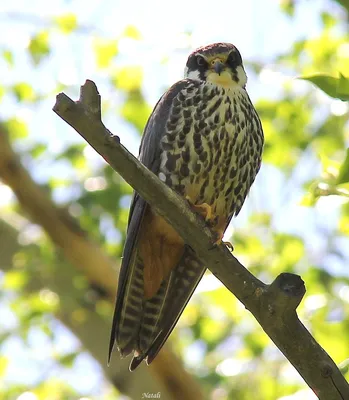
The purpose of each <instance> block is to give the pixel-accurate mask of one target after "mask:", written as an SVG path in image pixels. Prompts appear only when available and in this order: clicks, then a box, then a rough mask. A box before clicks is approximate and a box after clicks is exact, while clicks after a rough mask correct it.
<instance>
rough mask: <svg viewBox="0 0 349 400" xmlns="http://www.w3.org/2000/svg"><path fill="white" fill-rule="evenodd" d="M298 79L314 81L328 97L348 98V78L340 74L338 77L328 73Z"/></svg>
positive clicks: (345, 99) (344, 99)
mask: <svg viewBox="0 0 349 400" xmlns="http://www.w3.org/2000/svg"><path fill="white" fill-rule="evenodd" d="M300 79H303V80H306V81H310V82H312V83H314V85H316V86H317V87H318V88H320V89H321V90H322V91H324V92H325V93H326V94H328V95H329V96H330V97H333V98H335V99H340V100H343V101H348V100H349V78H347V77H345V76H343V75H342V74H340V77H339V78H335V77H334V76H330V75H320V74H319V75H313V76H307V77H301V78H300Z"/></svg>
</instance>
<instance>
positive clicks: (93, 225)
mask: <svg viewBox="0 0 349 400" xmlns="http://www.w3.org/2000/svg"><path fill="white" fill-rule="evenodd" d="M334 3H338V4H339V5H338V4H337V7H340V8H341V13H333V14H332V12H331V8H330V7H327V9H326V10H325V11H323V12H322V14H321V15H317V16H314V18H315V17H316V18H319V20H320V21H321V24H322V31H321V33H320V34H319V35H309V37H305V38H302V39H299V40H298V41H296V42H295V43H294V44H293V46H292V48H290V49H287V51H285V52H284V53H283V54H278V55H276V56H275V57H274V58H273V60H269V61H270V63H268V64H267V63H266V61H265V60H264V59H263V58H262V55H261V58H260V59H258V60H253V62H252V61H251V62H250V63H246V64H247V65H248V66H249V67H250V68H251V69H252V70H253V71H254V73H255V74H256V77H255V78H257V79H262V77H263V74H265V73H266V72H268V71H269V72H270V71H271V72H272V73H274V75H273V77H274V78H277V77H278V76H279V75H278V74H280V72H281V73H283V72H285V73H286V75H290V74H291V75H292V76H293V77H301V79H292V80H291V79H288V78H285V79H282V81H281V84H280V85H279V87H278V89H279V92H278V94H277V95H276V96H271V95H269V93H271V92H272V90H269V89H266V90H265V91H264V93H265V96H264V97H261V98H259V99H258V100H257V101H256V107H257V109H258V112H259V114H260V117H261V119H262V123H263V126H264V131H265V136H266V145H265V152H264V167H263V169H262V174H261V175H262V176H260V177H258V179H257V181H256V184H255V187H254V189H253V191H252V195H251V197H252V198H251V199H250V200H248V202H247V203H248V204H249V205H246V206H245V208H244V211H243V213H242V214H243V215H245V220H244V217H243V215H242V216H241V217H239V219H238V220H237V222H236V227H235V230H234V233H233V239H232V241H233V243H234V248H235V254H236V255H237V257H238V258H239V259H241V261H242V262H243V263H244V264H245V265H246V266H247V267H248V268H249V269H250V270H251V271H252V272H253V273H254V274H255V275H256V276H258V277H259V278H260V279H262V280H264V281H265V282H271V281H272V280H273V279H274V278H275V276H277V275H278V274H279V273H281V272H285V271H288V272H295V273H298V274H301V275H302V278H303V279H304V280H305V282H306V286H307V295H306V298H305V300H304V301H303V303H302V304H301V306H300V309H299V313H300V317H301V318H302V320H303V321H304V323H305V324H306V326H307V327H308V328H309V329H310V330H311V331H312V332H313V334H314V336H315V338H316V339H317V340H318V341H319V342H320V344H321V345H322V346H323V347H324V348H325V349H326V351H328V352H329V354H330V355H331V356H332V358H333V359H334V360H335V361H336V362H337V363H341V364H340V365H341V368H342V372H343V373H344V374H345V376H346V377H347V378H349V368H348V360H349V342H348V340H347V338H348V337H349V323H348V321H349V277H348V272H347V264H348V257H349V253H348V250H347V249H348V246H347V242H348V235H349V202H348V197H349V151H348V142H349V140H348V139H349V130H348V119H349V114H348V110H349V107H348V103H347V102H346V101H347V100H348V98H349V78H348V75H347V71H349V57H348V35H347V33H346V31H347V20H348V14H347V12H346V10H349V3H348V1H343V0H341V1H339V0H338V1H335V2H329V3H328V4H330V5H331V6H334V5H335V4H334ZM297 7H298V2H297V1H293V0H282V1H280V9H281V10H282V12H283V13H285V14H286V15H287V16H288V18H290V19H292V18H296V14H297ZM99 28H101V27H99ZM81 32H84V33H85V34H86V36H85V38H86V37H89V38H90V39H91V40H90V41H89V42H88V43H87V42H86V46H87V47H89V51H90V52H92V54H93V59H92V60H91V58H88V57H87V58H86V59H87V60H88V62H89V63H91V64H94V65H93V69H91V70H93V71H96V72H95V74H96V76H98V81H100V82H101V86H100V85H99V87H101V88H102V90H103V92H104V93H102V98H103V101H104V104H103V110H104V118H105V119H107V120H108V119H109V118H112V121H113V123H114V122H115V120H116V125H117V126H116V128H115V131H118V132H119V131H120V132H122V131H125V132H126V135H127V136H126V135H125V136H124V138H122V140H123V142H124V141H126V142H127V141H128V140H129V142H128V143H130V144H132V142H135V141H138V140H139V135H140V134H141V132H142V129H143V127H144V125H145V123H146V120H147V118H148V116H149V114H150V112H151V106H150V104H148V101H147V99H146V97H145V90H144V87H145V85H144V80H145V71H144V68H143V64H142V60H141V59H140V60H139V62H138V63H137V62H135V60H134V59H132V60H131V61H130V62H129V63H126V62H125V53H124V49H125V43H127V45H128V46H129V47H130V48H131V49H132V48H134V46H135V45H136V43H142V42H141V41H142V33H141V30H140V29H138V27H137V26H133V25H128V26H127V27H126V28H125V30H124V31H123V32H122V33H121V34H120V35H118V36H114V37H110V36H105V35H102V34H100V31H99V30H93V29H92V30H89V29H88V27H86V26H82V25H81V24H80V23H79V17H78V15H75V14H74V13H70V12H68V13H64V14H60V15H58V16H56V17H53V18H52V19H50V22H49V24H48V25H47V26H46V25H45V26H42V25H40V24H38V26H36V29H34V30H32V31H31V33H30V35H29V36H30V37H29V39H28V44H27V49H26V50H27V51H26V57H27V58H28V60H30V63H31V66H32V67H31V70H30V71H28V74H22V75H21V78H20V79H18V80H16V79H14V80H13V81H9V82H6V83H2V85H1V86H0V103H1V106H3V105H4V107H5V106H6V107H8V104H10V105H13V104H16V106H15V107H14V108H13V109H12V112H9V113H7V114H4V117H3V119H4V121H3V123H4V124H5V125H6V127H7V129H8V131H9V132H10V138H11V140H12V143H13V145H14V147H15V148H16V150H17V151H18V153H19V154H20V156H21V157H22V161H23V163H24V164H25V165H26V167H27V168H28V170H29V171H30V172H31V173H32V174H33V175H34V177H35V178H36V179H37V181H38V182H39V183H40V184H42V186H43V188H44V189H45V191H46V192H48V193H50V195H51V196H52V198H53V199H54V200H55V201H56V202H57V204H58V205H59V206H61V207H66V208H67V210H68V212H69V213H70V214H71V215H72V216H73V217H75V218H76V219H77V220H78V222H79V224H80V226H81V227H82V228H83V229H85V230H86V231H88V232H89V234H90V235H91V237H93V238H94V239H95V240H97V241H98V242H99V243H100V244H101V245H102V246H103V247H104V248H105V249H106V252H107V253H108V254H109V255H110V256H111V257H114V258H115V260H118V259H119V258H120V257H121V252H122V246H123V241H124V237H125V226H126V223H127V216H128V206H129V203H130V195H131V189H130V187H129V186H128V185H126V184H125V182H124V181H123V180H122V179H121V178H120V177H119V176H117V175H116V174H115V173H113V172H112V170H111V169H110V168H109V167H108V166H107V165H106V164H105V163H104V162H103V161H102V160H101V159H98V158H97V157H93V156H92V155H91V152H89V151H88V148H87V147H86V145H85V143H82V142H81V141H79V140H78V138H77V135H75V136H74V133H72V132H70V131H69V133H70V134H71V136H70V137H69V140H68V139H67V137H65V136H64V137H63V131H65V132H67V131H68V130H69V128H68V127H67V126H65V125H62V124H61V125H59V126H58V127H57V129H56V131H57V134H56V136H55V133H54V132H55V129H52V126H50V127H49V128H47V127H46V126H43V125H40V124H39V125H37V124H36V125H32V124H30V123H29V121H28V120H27V119H26V112H27V111H28V110H31V112H32V113H38V112H41V115H42V118H44V117H43V114H47V112H48V110H49V109H50V107H52V104H53V96H54V94H56V93H57V92H59V91H61V90H62V89H64V88H65V87H67V86H70V87H71V84H70V83H69V82H68V81H69V79H68V80H67V81H65V80H64V79H62V74H61V73H57V71H56V70H54V71H55V72H52V74H51V76H50V82H51V81H54V84H51V86H50V85H47V89H46V87H44V88H43V87H42V85H40V82H39V81H40V78H39V79H38V76H36V79H35V78H34V75H35V72H37V73H38V74H39V75H40V74H41V73H44V72H45V71H47V68H46V69H45V68H44V66H45V63H46V62H48V61H49V60H50V59H51V58H52V57H55V52H56V46H57V44H59V43H63V44H64V46H67V47H68V40H71V42H72V43H74V46H75V45H76V44H75V43H76V42H75V41H76V40H77V37H76V36H75V35H77V34H78V33H80V34H81ZM72 49H73V50H71V52H74V50H75V47H73V45H72ZM171 51H172V49H168V52H169V55H168V56H167V59H170V52H171ZM188 51H189V50H188ZM89 54H90V53H89ZM0 55H1V62H2V64H1V65H2V67H3V68H7V69H8V70H10V71H16V69H18V70H19V68H20V64H21V63H22V62H23V61H22V59H21V57H18V54H15V51H12V49H10V48H8V47H5V46H4V48H0ZM67 58H69V56H67ZM126 58H127V57H126ZM84 62H85V61H84ZM75 67H76V69H79V66H75ZM161 68H167V66H166V65H162V66H161ZM276 71H277V72H276ZM63 75H69V71H68V72H67V71H66V70H64V71H63ZM159 76H160V74H159ZM74 83H75V84H76V87H74V89H76V91H77V87H78V86H77V85H78V82H75V81H74ZM79 83H80V82H79ZM160 84H162V82H159V85H160ZM156 89H158V88H156ZM45 90H46V91H45ZM250 90H251V91H253V85H251V89H250ZM105 93H106V94H105ZM108 96H109V97H108ZM115 115H116V116H115ZM52 119H54V120H55V121H56V119H57V118H56V117H55V116H52ZM56 123H57V125H58V122H57V121H56ZM106 125H108V127H109V122H108V123H107V122H106ZM111 125H112V124H111ZM110 128H112V129H113V130H114V127H112V126H110ZM38 129H39V130H40V131H42V132H38ZM39 133H40V134H39ZM72 136H74V139H75V140H72V139H71V137H72ZM0 193H5V191H4V187H3V186H0ZM254 196H255V197H258V198H259V202H258V204H255V202H254V201H253V200H254ZM1 204H2V203H1ZM4 204H5V205H2V206H0V207H1V214H2V215H3V216H4V220H6V221H7V222H8V221H10V222H11V223H12V224H13V226H15V227H16V229H18V230H19V231H20V234H19V243H18V246H19V251H18V252H16V254H15V255H14V257H13V258H12V264H11V265H8V264H6V265H5V264H4V263H1V261H0V269H1V270H2V275H0V279H1V289H2V290H1V292H0V298H1V300H2V304H3V305H2V306H1V307H0V316H1V315H2V314H3V315H4V317H3V318H2V320H4V321H6V323H4V324H2V326H1V327H0V346H1V350H2V351H1V356H0V398H4V399H10V400H11V399H18V400H38V399H40V400H41V399H45V400H46V399H55V400H56V399H76V398H80V397H82V396H84V397H87V398H104V399H108V398H110V399H112V398H113V399H115V398H117V396H118V393H116V391H115V389H112V388H111V386H110V384H109V383H108V382H106V380H105V379H104V378H103V376H102V373H101V372H100V369H99V367H98V366H96V364H95V363H94V362H93V360H91V357H88V356H87V354H86V351H85V349H83V348H81V345H80V343H77V341H76V340H75V338H74V337H73V335H72V334H71V333H69V332H67V330H66V329H64V328H63V327H62V325H61V324H60V323H59V322H58V321H57V319H56V318H55V317H54V315H55V314H57V313H59V311H60V307H61V303H62V301H65V302H67V301H68V303H69V301H70V300H71V299H70V298H68V299H67V298H66V295H65V294H64V295H63V294H62V293H60V292H59V290H57V291H53V290H51V289H49V288H47V287H45V283H43V282H46V280H44V279H43V278H44V277H45V279H46V278H48V279H53V280H55V279H57V268H56V265H59V264H60V263H62V262H63V260H62V255H61V254H60V252H59V251H57V250H56V249H54V248H53V246H52V244H51V243H50V242H49V241H48V239H47V238H46V237H45V235H44V234H43V233H42V231H41V229H40V228H39V227H37V226H36V225H34V224H32V223H31V222H30V221H28V219H27V216H26V214H25V213H24V212H23V210H21V208H20V206H19V205H18V204H17V203H16V202H15V201H14V200H13V197H12V198H10V201H9V202H7V203H4ZM295 209H296V211H295ZM244 213H245V214H244ZM240 218H241V219H240ZM240 221H241V222H240ZM295 222H296V223H295ZM6 251H7V249H3V252H4V253H3V254H2V255H1V257H0V259H6ZM96 268H98V266H96ZM33 277H35V280H33ZM74 287H75V288H76V290H77V293H78V294H79V296H81V299H83V301H82V303H83V306H82V305H81V307H76V305H75V304H76V303H75V302H73V301H72V302H71V304H72V306H71V307H72V310H71V312H72V314H71V315H72V316H73V319H74V323H78V321H80V320H81V319H84V318H86V313H85V311H84V307H92V308H93V310H95V312H97V313H99V314H100V315H101V316H102V317H103V318H105V319H106V320H107V321H110V319H111V312H112V307H111V305H110V304H109V303H107V302H106V301H105V299H103V293H100V292H98V291H97V290H95V288H91V287H90V285H89V283H88V282H87V280H86V278H85V277H84V276H80V277H78V278H76V280H74ZM97 292H98V293H97ZM72 296H73V295H72ZM74 296H75V294H74ZM82 303H81V304H82ZM75 307H76V308H75ZM171 338H172V340H171V343H172V346H173V347H174V349H175V350H176V353H177V354H179V355H181V357H182V358H183V360H184V363H185V365H186V366H187V368H188V370H189V371H191V372H192V373H193V374H194V375H195V376H196V377H197V378H198V379H199V380H200V382H201V385H202V387H203V388H204V390H205V393H207V397H208V398H210V399H214V400H220V399H239V400H244V399H246V400H247V399H251V398H254V397H256V393H258V398H260V399H263V400H275V399H282V398H284V397H283V396H288V395H291V394H294V393H298V395H299V396H301V395H302V393H303V392H302V390H304V386H305V384H304V382H302V380H301V379H300V378H299V377H298V375H297V373H296V372H295V371H294V369H293V367H292V366H290V365H289V363H288V362H287V361H286V360H285V359H284V357H283V356H282V355H281V354H280V352H279V351H278V350H277V349H276V348H275V346H274V345H273V344H272V343H270V341H269V339H268V338H267V337H266V335H265V334H264V332H263V331H262V330H261V329H260V327H259V326H258V324H257V323H256V322H255V321H254V320H253V318H252V317H251V316H250V315H249V314H248V312H247V311H246V310H245V309H244V308H243V307H242V306H241V304H240V303H238V302H237V300H236V299H235V298H234V296H233V295H232V294H231V293H229V292H228V291H227V290H226V289H225V288H224V287H222V286H219V287H217V284H216V281H215V278H213V277H212V276H211V275H210V274H209V273H207V274H206V276H205V278H204V284H203V285H202V287H201V289H200V293H198V294H197V295H196V296H194V298H193V299H192V301H191V302H190V303H189V304H188V306H187V308H186V310H185V312H184V314H183V317H182V318H181V319H180V321H179V323H178V327H177V329H175V331H174V333H173V335H172V337H171ZM105 351H106V350H105ZM86 360H89V361H86ZM22 364H23V365H22ZM82 364H83V366H84V368H83V370H84V374H85V373H87V372H86V371H87V370H88V371H89V372H88V373H89V374H90V375H88V376H89V377H95V376H96V375H97V376H98V380H97V381H96V383H95V384H94V385H93V384H89V385H87V383H89V381H93V379H92V378H91V379H86V378H85V376H84V379H83V383H82V384H81V375H79V373H80V372H79V371H80V370H81V365H82ZM87 365H88V367H87ZM79 382H80V383H79ZM86 385H87V386H86ZM308 394H309V393H308V392H307V394H305V395H304V396H307V395H308ZM22 396H23V397H22ZM291 398H292V397H287V399H291ZM294 398H295V399H296V397H294ZM297 398H306V397H297ZM309 398H310V397H309Z"/></svg>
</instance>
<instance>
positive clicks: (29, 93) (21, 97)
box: [12, 82, 35, 102]
mask: <svg viewBox="0 0 349 400" xmlns="http://www.w3.org/2000/svg"><path fill="white" fill-rule="evenodd" d="M12 91H13V94H14V95H15V96H16V99H17V101H29V102H30V101H34V100H35V92H34V89H33V87H32V86H30V85H29V84H28V83H26V82H19V83H16V84H15V85H13V86H12Z"/></svg>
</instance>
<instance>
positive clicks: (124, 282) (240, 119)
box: [109, 43, 263, 370]
mask: <svg viewBox="0 0 349 400" xmlns="http://www.w3.org/2000/svg"><path fill="white" fill-rule="evenodd" d="M185 76H186V79H184V80H182V81H179V82H177V83H176V84H174V85H173V86H172V87H171V88H170V89H169V90H168V91H167V92H166V93H165V94H164V95H163V96H162V98H161V99H160V100H159V102H158V104H157V105H156V106H155V108H154V111H153V113H152V115H151V116H150V118H149V121H148V123H147V126H146V128H145V131H144V135H143V138H142V142H141V146H140V157H139V158H140V160H141V161H142V162H143V164H144V165H145V166H147V167H148V168H149V169H150V170H152V171H153V172H154V173H155V174H157V175H158V176H159V178H160V179H161V180H162V181H164V182H165V183H166V184H167V185H168V186H170V187H171V188H172V189H174V190H175V191H176V192H178V193H179V194H180V195H182V196H183V197H185V198H186V199H187V200H188V201H189V203H190V204H191V206H192V208H193V209H194V210H195V211H197V212H198V213H200V214H201V215H202V216H203V217H204V218H205V220H206V221H207V224H208V225H209V226H210V228H211V229H212V230H213V231H214V232H216V235H217V242H219V241H220V240H221V239H222V236H223V233H224V231H225V229H226V227H227V225H228V224H229V221H230V220H231V218H232V217H233V216H234V215H237V214H238V213H239V212H240V210H241V207H242V205H243V203H244V200H245V198H246V196H247V193H248V191H249V189H250V187H251V185H252V183H253V181H254V179H255V176H256V174H257V172H258V170H259V168H260V163H261V154H262V149H263V131H262V126H261V123H260V120H259V118H258V115H257V113H256V111H255V109H254V107H253V105H252V103H251V101H250V99H249V96H248V94H247V92H246V88H245V86H246V80H247V78H246V74H245V71H244V69H243V65H242V59H241V56H240V53H239V51H238V50H237V49H236V48H235V47H234V46H233V45H231V44H228V43H217V44H213V45H210V46H206V47H202V48H200V49H198V50H196V51H195V52H193V53H192V54H191V55H190V56H189V58H188V62H187V65H186V70H185ZM205 269H206V267H205V266H204V265H203V263H202V262H201V261H199V259H198V258H197V256H196V255H195V254H194V252H193V251H192V250H191V249H190V248H189V247H188V246H186V244H185V243H184V242H183V240H182V238H181V237H180V236H179V235H178V234H177V232H176V231H175V230H174V229H173V228H172V227H171V226H170V225H169V224H168V223H167V222H166V221H165V220H163V218H161V217H159V216H158V215H156V214H155V213H154V212H153V210H152V209H151V207H150V206H148V205H147V204H146V202H145V201H144V200H143V199H142V198H140V197H139V196H138V194H137V193H135V195H134V198H133V201H132V205H131V210H130V216H129V224H128V230H127V238H126V243H125V248H124V253H123V261H122V266H121V272H120V278H119V286H118V293H117V302H116V308H115V314H114V320H113V327H112V332H111V340H110V349H109V357H110V354H111V351H112V349H113V346H114V343H115V342H116V344H117V347H118V348H119V351H120V353H121V355H122V356H126V355H128V354H130V353H131V352H133V355H134V357H133V360H132V362H131V365H130V369H131V370H133V369H135V368H136V367H137V366H138V365H139V364H140V362H141V361H142V360H143V359H146V360H147V363H148V364H149V363H150V362H151V361H152V360H153V359H154V357H155V356H156V355H157V353H158V352H159V350H160V349H161V347H162V346H163V344H164V342H165V341H166V339H167V337H168V336H169V334H170V333H171V331H172V329H173V328H174V326H175V325H176V323H177V321H178V318H179V317H180V315H181V313H182V312H183V309H184V307H185V306H186V304H187V302H188V301H189V299H190V297H191V295H192V294H193V292H194V290H195V288H196V286H197V284H198V283H199V281H200V279H201V277H202V275H203V274H204V272H205Z"/></svg>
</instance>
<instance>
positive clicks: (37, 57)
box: [28, 31, 50, 65]
mask: <svg viewBox="0 0 349 400" xmlns="http://www.w3.org/2000/svg"><path fill="white" fill-rule="evenodd" d="M28 50H29V53H30V55H31V57H32V60H33V62H34V64H36V65H37V64H39V63H40V62H41V61H42V59H43V58H44V57H45V56H47V55H48V54H50V46H49V34H48V31H42V32H39V33H38V34H37V35H35V36H34V37H32V39H31V40H30V43H29V46H28Z"/></svg>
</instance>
